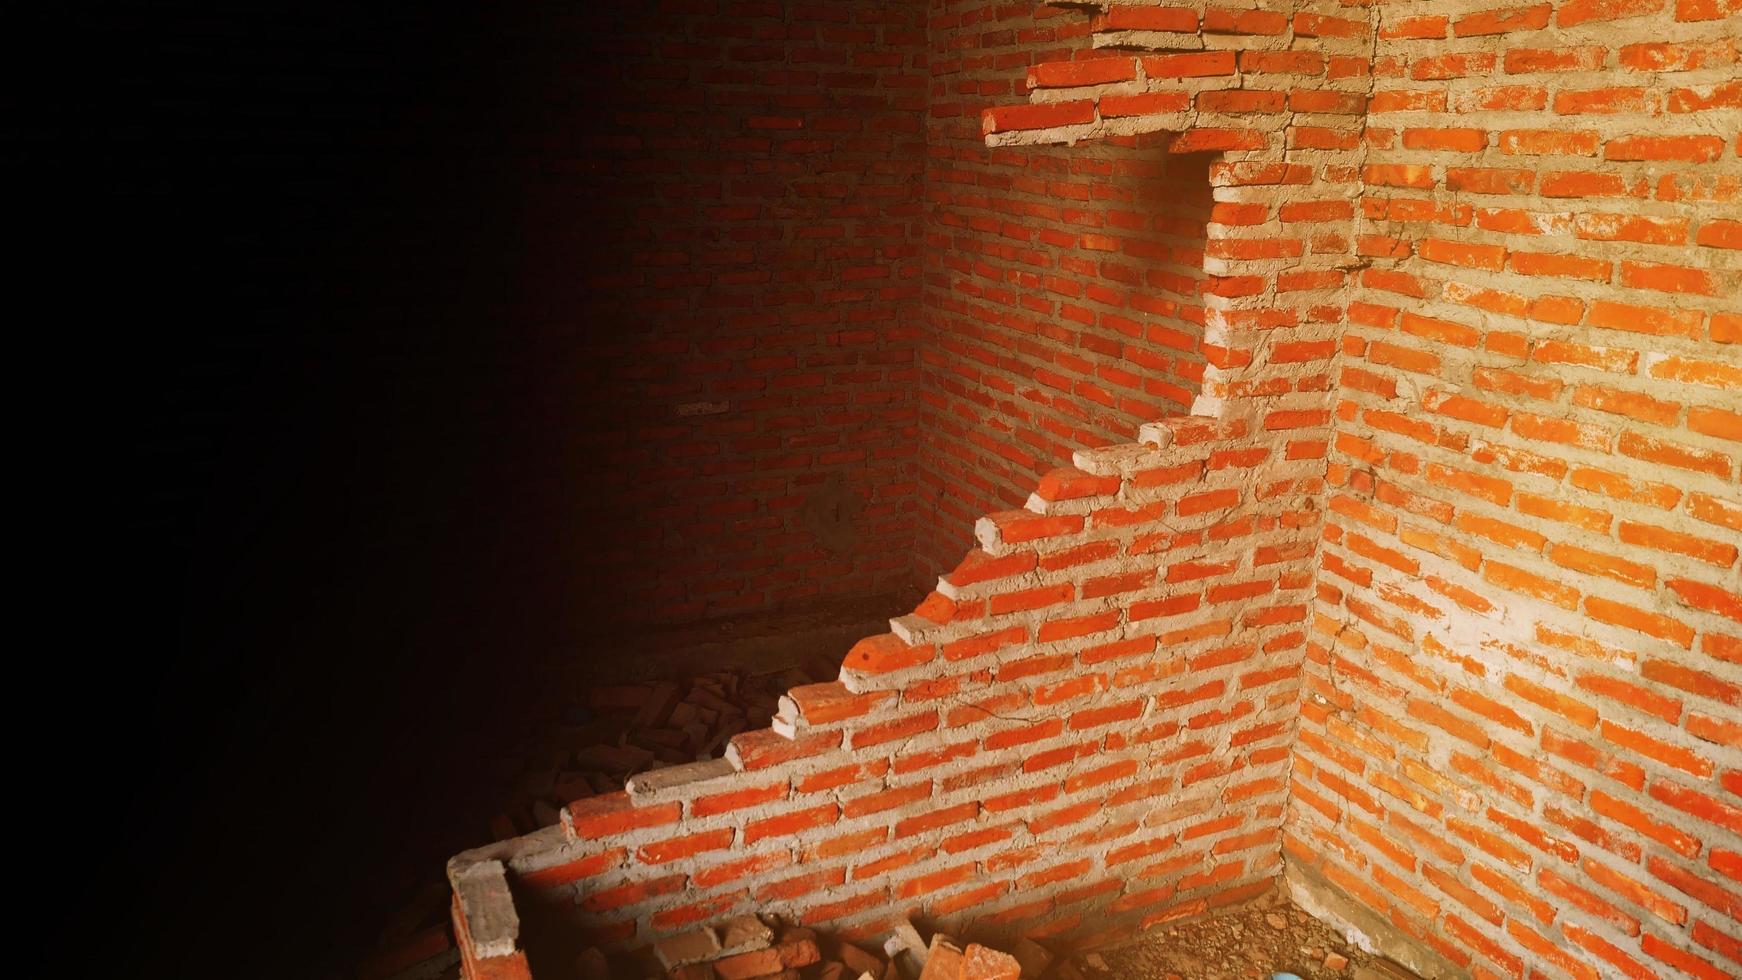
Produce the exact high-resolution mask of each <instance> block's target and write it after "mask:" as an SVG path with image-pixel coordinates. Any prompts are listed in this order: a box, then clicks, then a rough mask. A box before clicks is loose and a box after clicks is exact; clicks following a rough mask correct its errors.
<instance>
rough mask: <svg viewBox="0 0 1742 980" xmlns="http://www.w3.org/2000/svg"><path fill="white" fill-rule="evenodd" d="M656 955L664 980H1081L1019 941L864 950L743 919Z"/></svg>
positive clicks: (594, 971)
mask: <svg viewBox="0 0 1742 980" xmlns="http://www.w3.org/2000/svg"><path fill="white" fill-rule="evenodd" d="M867 946H868V947H870V948H867ZM873 950H875V952H874V951H873ZM653 955H654V957H655V958H656V959H657V960H658V963H659V966H660V968H661V969H663V970H664V971H665V975H666V977H667V978H668V980H1018V978H1021V977H1027V978H1030V980H1035V978H1040V977H1043V976H1044V977H1047V978H1049V980H1081V977H1080V974H1078V973H1077V972H1076V970H1075V969H1074V968H1073V967H1071V966H1070V965H1069V964H1068V963H1065V962H1063V961H1060V962H1058V963H1057V966H1056V967H1054V959H1055V958H1054V956H1053V954H1052V953H1051V952H1050V951H1048V950H1047V949H1046V948H1045V947H1044V946H1041V945H1040V944H1039V943H1037V942H1034V941H1033V940H1030V939H1021V940H1018V941H1017V944H1016V946H1015V948H1014V949H1013V950H1012V952H1009V953H1006V952H1003V951H1000V950H996V949H992V948H991V947H988V946H982V945H980V944H979V943H967V944H965V945H963V944H958V943H957V942H956V940H955V939H953V938H951V937H950V936H947V935H944V934H943V933H937V934H935V935H933V936H932V937H931V941H930V942H926V941H924V940H923V939H921V937H920V933H919V930H918V929H916V928H914V926H913V924H912V923H910V922H905V921H903V922H901V923H899V924H898V925H897V926H896V927H895V928H893V929H889V930H887V931H885V932H884V933H882V934H880V935H876V936H873V937H869V938H868V939H867V940H866V941H865V943H864V945H861V944H860V943H855V942H849V941H847V940H845V939H826V938H824V937H822V936H820V935H819V934H818V933H817V932H816V931H815V930H813V929H806V928H804V927H801V926H795V925H783V924H782V923H781V922H780V921H779V920H778V919H777V918H775V917H773V916H767V915H764V916H754V915H741V916H735V917H733V918H730V919H727V920H725V921H723V922H719V923H715V924H713V925H707V926H703V927H701V928H698V929H692V930H690V931H689V932H685V933H681V934H678V935H675V936H670V937H667V938H666V939H663V940H661V941H660V942H659V943H657V944H656V945H655V946H654V948H653ZM1049 969H1051V970H1052V972H1050V973H1049V972H1048V970H1049ZM580 972H581V975H582V977H584V978H585V980H605V978H607V977H610V976H613V974H612V973H611V972H610V971H609V967H608V965H607V964H606V962H605V959H604V958H603V957H602V956H600V955H598V954H597V953H596V952H589V953H588V955H587V956H586V957H583V961H582V964H581V971H580Z"/></svg>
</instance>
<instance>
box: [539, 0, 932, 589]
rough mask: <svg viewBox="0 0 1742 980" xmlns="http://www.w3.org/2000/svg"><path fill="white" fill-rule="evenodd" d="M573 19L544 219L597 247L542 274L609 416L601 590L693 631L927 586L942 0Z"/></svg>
mask: <svg viewBox="0 0 1742 980" xmlns="http://www.w3.org/2000/svg"><path fill="white" fill-rule="evenodd" d="M653 7H657V11H652V10H650V9H649V8H653ZM570 16H571V17H572V18H574V19H575V21H576V30H574V31H573V32H562V33H561V38H562V41H563V43H565V44H568V45H570V46H573V45H574V44H575V43H576V42H577V41H578V42H580V45H581V49H580V50H578V51H572V52H571V53H570V56H569V58H568V61H567V64H568V66H569V69H568V77H567V78H565V79H564V85H563V87H562V88H561V89H560V90H558V91H556V92H553V93H552V95H551V98H552V104H551V105H550V106H549V107H548V111H549V113H550V114H551V115H552V118H553V119H555V120H559V121H561V125H552V126H551V127H550V139H551V140H552V142H553V146H552V152H551V167H552V170H553V171H554V173H553V175H552V179H551V180H549V181H547V185H548V186H547V192H548V199H547V200H545V201H541V202H540V206H539V208H537V209H535V210H534V217H535V220H537V221H538V222H539V224H540V225H541V227H542V228H543V229H544V233H546V234H551V235H568V236H573V237H574V239H575V240H576V242H577V246H576V248H575V249H557V250H552V251H553V254H559V255H570V256H572V255H574V254H576V253H577V252H578V253H579V254H580V255H582V256H584V257H585V261H584V262H581V263H578V264H577V265H575V266H574V267H571V268H567V269H560V270H556V269H553V270H546V271H545V275H547V276H549V277H560V278H566V279H567V280H568V281H570V282H572V283H573V284H574V287H575V288H574V290H573V292H572V293H571V294H570V298H571V300H572V305H570V306H568V307H566V308H560V309H553V310H552V313H551V315H552V316H556V317H563V318H567V319H568V320H569V321H572V329H573V334H574V339H575V342H576V344H577V346H578V347H579V349H578V350H576V351H574V352H573V353H574V364H573V368H572V378H573V385H572V389H571V390H572V392H573V394H574V396H575V398H577V399H579V400H580V401H581V403H582V408H584V409H585V410H586V415H587V417H590V418H592V419H596V420H597V424H596V427H595V428H593V429H591V430H590V431H586V432H583V433H578V434H577V441H576V445H575V452H576V453H579V454H583V455H584V456H586V458H587V459H588V460H589V465H591V466H593V467H594V468H595V472H594V474H593V476H592V479H591V481H590V485H591V486H592V487H593V489H594V492H595V493H596V495H597V496H598V498H599V500H598V507H599V508H600V510H599V511H598V512H597V513H599V514H600V515H601V517H602V518H603V519H602V520H597V521H593V522H590V523H591V527H590V529H589V531H588V533H589V535H591V536H592V540H591V541H590V542H589V544H588V546H589V547H590V548H592V549H593V554H594V556H595V558H596V564H595V566H594V569H595V572H596V573H597V575H598V581H597V583H596V585H595V587H594V588H592V589H587V590H581V591H583V592H588V593H591V594H590V595H589V596H584V597H580V598H579V600H578V601H583V602H584V601H588V599H591V600H594V601H596V602H597V604H598V606H599V611H600V612H602V613H605V614H607V615H612V616H616V615H620V614H621V615H627V616H629V617H631V618H634V619H640V620H654V621H668V622H669V621H674V620H682V619H692V618H698V617H712V616H719V615H729V614H732V613H738V612H751V611H762V610H768V609H774V608H790V607H791V606H792V604H793V603H795V602H796V601H798V600H801V599H804V598H808V597H812V596H851V595H866V594H873V593H878V592H883V591H887V590H890V589H893V588H895V587H898V586H905V585H906V584H907V582H908V555H909V553H910V552H911V550H912V542H913V533H914V519H915V510H914V497H913V491H914V488H915V486H916V480H915V465H914V459H915V456H916V454H917V445H916V443H917V438H916V433H917V425H916V404H915V401H914V398H913V394H912V391H913V387H914V379H915V377H916V372H917V367H918V365H917V355H916V352H917V341H918V337H919V333H920V330H919V327H920V324H919V316H918V306H917V300H918V296H919V290H920V197H919V188H920V176H921V169H922V166H923V157H922V150H923V146H924V138H925V136H924V131H923V115H922V113H923V107H924V101H925V85H926V74H925V43H924V41H925V24H924V4H923V3H920V2H914V0H905V2H878V0H822V2H811V3H799V2H788V0H665V2H662V3H659V4H645V5H643V4H627V5H605V6H602V7H597V8H594V7H588V8H587V9H586V10H584V11H579V10H578V11H576V12H575V13H573V14H571V15H570ZM540 211H542V212H543V213H539V212H540Z"/></svg>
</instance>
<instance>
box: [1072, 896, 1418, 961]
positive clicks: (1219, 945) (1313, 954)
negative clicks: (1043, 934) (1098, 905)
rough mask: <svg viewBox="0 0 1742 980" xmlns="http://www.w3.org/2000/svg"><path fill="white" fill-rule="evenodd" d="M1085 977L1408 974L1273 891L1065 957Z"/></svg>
mask: <svg viewBox="0 0 1742 980" xmlns="http://www.w3.org/2000/svg"><path fill="white" fill-rule="evenodd" d="M1071 962H1072V963H1073V964H1074V965H1075V966H1076V967H1077V969H1078V971H1079V972H1080V973H1081V974H1082V975H1083V977H1084V978H1086V980H1247V978H1255V980H1270V978H1271V977H1272V976H1273V975H1275V974H1278V973H1293V974H1295V975H1296V976H1298V977H1301V978H1302V980H1332V978H1335V980H1416V976H1415V974H1414V973H1412V972H1410V971H1409V970H1406V969H1404V968H1403V967H1401V966H1398V965H1397V964H1395V963H1393V962H1391V961H1390V960H1386V959H1383V958H1381V957H1377V956H1373V955H1371V954H1368V953H1364V952H1362V951H1361V950H1359V949H1356V948H1355V947H1354V946H1352V945H1350V944H1349V943H1347V942H1345V941H1344V940H1343V937H1342V935H1341V934H1340V933H1338V932H1337V931H1336V930H1335V929H1333V928H1331V927H1330V926H1329V925H1326V924H1325V923H1323V922H1320V921H1319V920H1318V919H1315V918H1313V917H1312V916H1310V915H1308V914H1307V913H1306V912H1305V911H1303V910H1302V909H1301V908H1300V906H1298V905H1295V904H1294V903H1293V902H1291V901H1289V900H1288V899H1287V898H1286V897H1285V896H1283V895H1282V894H1281V893H1279V892H1278V893H1272V894H1271V895H1270V896H1268V897H1266V898H1261V899H1259V900H1258V901H1256V902H1252V903H1250V904H1247V905H1241V906H1236V907H1234V908H1230V909H1226V910H1223V911H1221V912H1217V913H1214V914H1212V915H1208V916H1205V917H1203V918H1200V919H1193V920H1190V921H1186V922H1180V923H1175V924H1172V925H1166V926H1158V927H1156V928H1154V929H1150V930H1149V931H1147V932H1144V933H1143V934H1141V935H1140V936H1137V937H1136V938H1134V939H1132V940H1131V941H1130V942H1126V943H1120V944H1118V945H1116V946H1111V947H1104V948H1102V949H1099V950H1095V951H1092V952H1086V953H1080V954H1078V955H1076V956H1074V957H1071Z"/></svg>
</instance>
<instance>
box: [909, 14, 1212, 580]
mask: <svg viewBox="0 0 1742 980" xmlns="http://www.w3.org/2000/svg"><path fill="white" fill-rule="evenodd" d="M1089 27H1090V23H1089V20H1088V18H1086V17H1084V16H1083V15H1082V14H1081V12H1079V11H1072V10H1068V9H1065V8H1060V7H1046V6H1039V5H1028V4H1007V3H1006V4H999V3H991V2H979V3H971V2H970V3H952V4H940V5H937V6H936V7H935V8H934V13H933V17H932V20H931V23H930V37H931V40H930V46H931V59H930V66H931V70H932V82H931V86H932V88H931V97H930V99H929V102H928V109H927V134H926V135H927V160H928V164H927V173H926V194H925V197H926V216H925V236H926V246H927V247H926V253H925V254H926V289H927V293H926V296H925V303H924V310H925V318H924V322H925V325H926V333H925V335H924V336H923V337H922V339H921V366H922V369H923V375H922V385H923V387H922V388H921V390H920V393H919V399H920V401H919V407H920V432H921V442H920V448H921V455H920V457H919V459H918V468H919V480H920V493H921V502H922V508H923V509H922V514H924V515H925V516H923V517H922V519H921V520H920V522H919V541H918V542H917V547H916V558H917V560H918V563H919V567H918V578H919V581H921V582H922V583H929V582H930V581H931V580H932V579H934V578H935V577H936V576H937V574H938V573H939V572H941V571H944V570H947V569H948V568H950V567H951V566H952V565H953V564H954V562H955V561H956V559H957V558H958V557H960V555H961V552H962V548H963V547H964V546H965V544H966V543H967V542H968V540H969V535H970V532H971V529H972V527H973V524H974V520H975V519H976V518H977V517H978V516H979V515H981V514H984V513H986V512H988V511H991V510H997V509H1002V508H1008V507H1016V506H1020V505H1021V503H1022V501H1023V500H1024V499H1025V498H1026V497H1027V495H1028V493H1029V491H1030V490H1031V489H1032V488H1033V485H1034V481H1035V480H1036V479H1037V478H1038V477H1039V476H1041V475H1042V474H1044V473H1045V472H1047V471H1048V470H1050V469H1053V468H1054V467H1057V466H1061V465H1064V464H1066V463H1068V462H1069V460H1070V456H1071V453H1072V452H1073V451H1074V450H1076V449H1078V448H1083V447H1095V446H1106V445H1112V444H1115V443H1120V442H1125V441H1128V440H1129V439H1130V438H1131V435H1132V433H1134V432H1135V431H1136V430H1137V427H1138V426H1139V425H1141V424H1142V423H1144V422H1147V421H1151V420H1154V419H1158V418H1161V417H1163V416H1167V415H1180V414H1183V413H1184V412H1185V410H1186V408H1187V407H1188V406H1189V405H1190V404H1191V400H1192V396H1193V395H1194V394H1195V393H1196V391H1197V385H1198V380H1199V378H1200V376H1201V374H1202V371H1203V359H1202V354H1201V353H1200V352H1199V350H1198V346H1199V339H1200V337H1201V335H1202V332H1203V312H1202V307H1201V305H1200V301H1199V299H1198V282H1199V279H1200V278H1201V276H1202V267H1203V261H1202V259H1203V255H1202V252H1203V239H1204V224H1205V222H1206V221H1207V219H1208V217H1209V210H1210V205H1211V200H1210V193H1209V180H1208V166H1209V163H1210V160H1209V158H1208V154H1197V155H1170V154H1168V153H1167V152H1166V141H1165V140H1164V139H1160V138H1155V137H1153V136H1151V137H1126V138H1115V139H1109V140H1099V141H1096V142H1094V143H1091V144H1085V145H1080V146H1075V147H1063V146H1050V145H1044V144H1037V145H1027V146H1001V147H988V146H987V145H986V142H985V139H984V135H983V133H982V131H981V116H982V114H983V112H984V111H985V110H987V109H989V108H991V107H994V106H1005V107H1008V106H1009V105H1010V104H1011V103H1012V102H1013V101H1016V100H1019V99H1022V98H1024V97H1025V96H1026V95H1027V94H1028V92H1029V91H1030V89H1031V88H1035V87H1038V88H1041V89H1043V90H1045V89H1055V88H1058V87H1061V86H1070V85H1073V84H1077V82H1078V79H1079V77H1080V73H1081V72H1082V71H1084V70H1088V71H1090V72H1093V71H1094V70H1096V68H1097V66H1099V65H1102V64H1104V62H1098V61H1090V62H1088V63H1087V64H1086V66H1081V65H1077V64H1074V63H1064V64H1059V63H1058V62H1059V61H1060V60H1061V59H1067V58H1072V57H1081V58H1093V57H1094V51H1093V49H1092V48H1091V47H1090V40H1091V39H1090V32H1089Z"/></svg>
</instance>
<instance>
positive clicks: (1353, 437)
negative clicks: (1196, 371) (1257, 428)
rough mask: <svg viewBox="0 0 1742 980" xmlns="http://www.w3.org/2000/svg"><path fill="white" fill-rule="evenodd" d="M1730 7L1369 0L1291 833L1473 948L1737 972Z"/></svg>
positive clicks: (1740, 182) (1740, 89)
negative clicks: (1350, 239)
mask: <svg viewBox="0 0 1742 980" xmlns="http://www.w3.org/2000/svg"><path fill="white" fill-rule="evenodd" d="M1738 9H1739V7H1738V5H1737V4H1735V3H1733V2H1730V3H1723V2H1701V0H1679V2H1675V0H1599V2H1593V0H1563V2H1559V3H1552V4H1551V3H1537V4H1519V5H1514V6H1507V7H1503V8H1500V9H1495V6H1494V5H1493V4H1490V3H1483V2H1477V3H1432V4H1425V3H1423V4H1406V3H1387V4H1384V5H1382V6H1380V7H1378V8H1377V9H1376V12H1377V14H1378V29H1379V31H1378V39H1377V48H1376V50H1375V59H1374V63H1373V72H1374V86H1373V88H1374V90H1373V95H1372V105H1371V110H1370V113H1371V114H1370V116H1369V120H1368V128H1367V133H1366V137H1367V138H1366V143H1367V146H1368V148H1369V150H1368V154H1367V159H1366V165H1365V167H1364V170H1363V174H1362V178H1363V189H1362V196H1361V205H1362V208H1361V215H1362V221H1361V232H1362V235H1361V240H1360V248H1361V252H1362V254H1363V255H1365V256H1368V257H1369V258H1370V260H1371V267H1370V268H1368V269H1367V270H1366V271H1365V272H1364V273H1363V274H1362V278H1361V289H1360V290H1359V294H1358V298H1357V302H1355V303H1354V304H1353V306H1352V309H1351V314H1350V320H1351V325H1350V329H1349V331H1348V333H1347V334H1346V335H1345V336H1344V338H1343V346H1342V358H1341V365H1340V374H1339V380H1340V384H1339V395H1338V403H1337V420H1336V430H1337V434H1336V441H1335V447H1334V452H1333V455H1332V459H1331V467H1330V475H1329V482H1330V484H1331V485H1332V490H1331V495H1330V514H1329V515H1328V516H1327V522H1326V525H1325V545H1324V550H1323V554H1322V556H1321V574H1320V577H1319V584H1318V602H1317V604H1316V606H1315V611H1314V636H1313V643H1312V647H1311V649H1312V655H1311V656H1310V657H1309V662H1310V665H1311V666H1310V669H1309V671H1308V677H1307V699H1306V701H1305V703H1304V705H1303V709H1302V710H1303V724H1302V729H1301V734H1300V739H1299V742H1298V744H1297V748H1296V757H1295V767H1294V786H1295V791H1294V796H1293V803H1292V806H1291V810H1290V823H1289V833H1290V847H1289V854H1290V860H1291V863H1292V864H1295V865H1297V866H1298V867H1300V868H1302V869H1308V870H1310V872H1311V873H1312V874H1313V875H1315V876H1317V875H1323V876H1324V877H1326V878H1328V879H1329V880H1330V881H1331V882H1333V883H1334V884H1335V885H1336V886H1337V887H1339V888H1341V889H1342V890H1343V891H1344V892H1345V893H1346V894H1347V895H1348V896H1349V897H1350V898H1351V899H1353V901H1354V903H1355V904H1358V905H1362V906H1365V907H1366V908H1367V909H1369V910H1370V911H1371V912H1372V913H1373V915H1374V916H1376V917H1378V918H1380V919H1383V920H1384V922H1386V923H1387V924H1388V925H1389V926H1390V927H1392V928H1393V929H1395V930H1397V931H1398V932H1400V933H1401V934H1403V935H1404V936H1407V937H1410V938H1412V939H1413V940H1415V941H1416V942H1417V943H1419V944H1421V945H1424V946H1426V947H1429V948H1430V949H1431V950H1432V951H1433V952H1434V953H1436V954H1437V955H1438V956H1439V957H1442V958H1443V960H1444V961H1446V962H1447V964H1448V968H1459V969H1467V970H1469V971H1470V972H1471V974H1472V975H1476V976H1505V977H1522V976H1525V975H1526V974H1529V975H1531V976H1557V977H1558V976H1571V977H1596V976H1599V975H1604V976H1613V975H1617V974H1620V975H1625V976H1631V977H1666V976H1682V975H1684V974H1685V975H1689V976H1698V977H1720V976H1727V975H1728V976H1733V975H1735V974H1736V972H1737V971H1738V970H1742V941H1739V939H1738V919H1739V918H1742V884H1739V883H1738V882H1739V879H1742V839H1739V837H1738V834H1742V799H1739V795H1742V726H1739V725H1738V724H1737V719H1738V708H1739V706H1742V672H1739V670H1738V667H1739V665H1742V638H1739V634H1742V596H1739V595H1738V592H1739V591H1742V589H1739V582H1742V578H1739V572H1738V564H1737V545H1738V543H1742V494H1739V493H1738V488H1737V480H1738V469H1737V468H1738V463H1739V462H1742V353H1739V351H1738V348H1737V346H1736V345H1737V343H1738V341H1742V304H1739V302H1738V296H1739V294H1742V252H1738V251H1737V250H1738V249H1739V248H1742V224H1739V223H1738V221H1737V218H1738V217H1739V216H1742V215H1739V206H1742V144H1739V143H1738V140H1737V132H1738V129H1739V128H1742V82H1738V81H1737V78H1738V75H1737V38H1738V34H1739V30H1738V28H1739V27H1742V23H1739V18H1738V17H1737V16H1736V14H1737V12H1738ZM1369 921H1371V920H1369ZM1399 948H1401V946H1400V947H1399Z"/></svg>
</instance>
